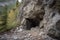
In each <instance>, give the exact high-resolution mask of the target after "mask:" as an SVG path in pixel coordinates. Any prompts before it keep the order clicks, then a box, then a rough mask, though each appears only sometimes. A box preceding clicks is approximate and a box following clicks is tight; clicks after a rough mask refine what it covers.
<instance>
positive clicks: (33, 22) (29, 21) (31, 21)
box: [26, 18, 40, 30]
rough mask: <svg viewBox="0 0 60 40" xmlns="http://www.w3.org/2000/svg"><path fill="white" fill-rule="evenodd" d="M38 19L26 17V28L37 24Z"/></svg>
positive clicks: (28, 28)
mask: <svg viewBox="0 0 60 40" xmlns="http://www.w3.org/2000/svg"><path fill="white" fill-rule="evenodd" d="M39 23H40V21H39V20H38V19H36V18H33V19H30V18H26V30H30V29H31V28H33V27H36V26H39Z"/></svg>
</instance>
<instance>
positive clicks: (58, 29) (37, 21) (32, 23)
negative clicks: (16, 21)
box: [0, 0, 60, 40]
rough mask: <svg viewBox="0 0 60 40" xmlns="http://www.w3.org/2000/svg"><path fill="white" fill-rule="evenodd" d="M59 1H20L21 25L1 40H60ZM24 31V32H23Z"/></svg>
mask: <svg viewBox="0 0 60 40" xmlns="http://www.w3.org/2000/svg"><path fill="white" fill-rule="evenodd" d="M59 2H60V0H22V4H21V7H20V11H21V13H20V16H19V17H20V19H21V25H20V26H19V27H17V28H16V29H12V30H11V31H10V32H8V33H5V34H3V35H0V36H1V38H0V39H1V40H4V39H6V40H60V25H59V24H60V9H59V7H60V6H59ZM25 29H26V30H25Z"/></svg>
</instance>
